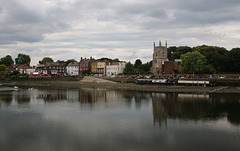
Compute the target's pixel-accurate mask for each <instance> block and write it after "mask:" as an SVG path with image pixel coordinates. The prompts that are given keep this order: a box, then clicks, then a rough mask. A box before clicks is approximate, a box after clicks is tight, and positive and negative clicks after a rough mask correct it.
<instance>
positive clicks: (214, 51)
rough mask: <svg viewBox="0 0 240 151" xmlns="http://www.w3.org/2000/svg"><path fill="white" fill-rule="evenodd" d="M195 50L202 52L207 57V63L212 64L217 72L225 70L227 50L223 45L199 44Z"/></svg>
mask: <svg viewBox="0 0 240 151" xmlns="http://www.w3.org/2000/svg"><path fill="white" fill-rule="evenodd" d="M193 50H194V51H198V52H200V53H201V54H202V55H204V56H205V57H206V59H207V63H208V64H211V65H212V67H213V68H214V69H216V71H217V72H224V71H225V69H224V57H223V55H224V54H225V53H226V52H227V50H226V49H225V48H223V47H216V46H206V45H202V46H197V47H194V48H193Z"/></svg>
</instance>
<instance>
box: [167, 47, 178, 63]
mask: <svg viewBox="0 0 240 151" xmlns="http://www.w3.org/2000/svg"><path fill="white" fill-rule="evenodd" d="M176 51H177V47H176V46H172V47H168V49H167V58H168V60H170V61H173V59H172V54H173V53H174V52H176Z"/></svg>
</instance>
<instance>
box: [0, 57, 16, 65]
mask: <svg viewBox="0 0 240 151" xmlns="http://www.w3.org/2000/svg"><path fill="white" fill-rule="evenodd" d="M0 64H4V65H6V66H9V65H13V64H14V61H13V59H12V57H11V56H10V55H7V56H5V57H2V58H1V59H0Z"/></svg>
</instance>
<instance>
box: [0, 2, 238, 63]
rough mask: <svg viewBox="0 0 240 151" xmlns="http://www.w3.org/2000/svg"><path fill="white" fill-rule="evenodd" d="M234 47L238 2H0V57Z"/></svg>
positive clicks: (129, 56)
mask: <svg viewBox="0 0 240 151" xmlns="http://www.w3.org/2000/svg"><path fill="white" fill-rule="evenodd" d="M160 40H161V41H162V43H163V44H165V41H166V40H167V41H168V46H190V47H193V46H199V45H202V44H206V45H214V46H221V47H225V48H227V49H228V50H230V49H231V48H236V47H240V1H239V0H0V51H1V55H0V57H4V56H6V55H11V56H12V57H13V59H15V58H16V56H17V54H18V53H24V54H27V55H29V56H30V57H31V59H32V61H31V65H36V64H37V63H38V61H39V60H42V58H43V57H51V58H53V59H54V61H57V60H67V59H76V60H78V61H79V59H80V58H81V57H83V58H85V57H86V58H89V57H90V56H93V57H94V58H96V59H99V58H102V57H108V58H112V59H114V58H119V59H120V60H125V61H131V62H132V63H133V62H134V61H135V60H136V59H137V58H140V59H141V60H142V61H143V62H148V61H150V60H151V59H152V53H153V42H154V41H155V42H157V43H158V41H160Z"/></svg>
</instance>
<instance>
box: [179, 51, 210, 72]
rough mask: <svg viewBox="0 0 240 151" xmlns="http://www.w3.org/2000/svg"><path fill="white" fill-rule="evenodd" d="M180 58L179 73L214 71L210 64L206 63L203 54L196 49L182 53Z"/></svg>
mask: <svg viewBox="0 0 240 151" xmlns="http://www.w3.org/2000/svg"><path fill="white" fill-rule="evenodd" d="M181 60H182V62H181V64H180V66H179V70H180V72H181V73H204V72H214V71H213V70H214V69H213V68H212V67H211V65H209V64H207V60H206V58H205V56H203V55H202V54H201V53H200V52H198V51H194V52H188V53H186V54H182V55H181Z"/></svg>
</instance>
